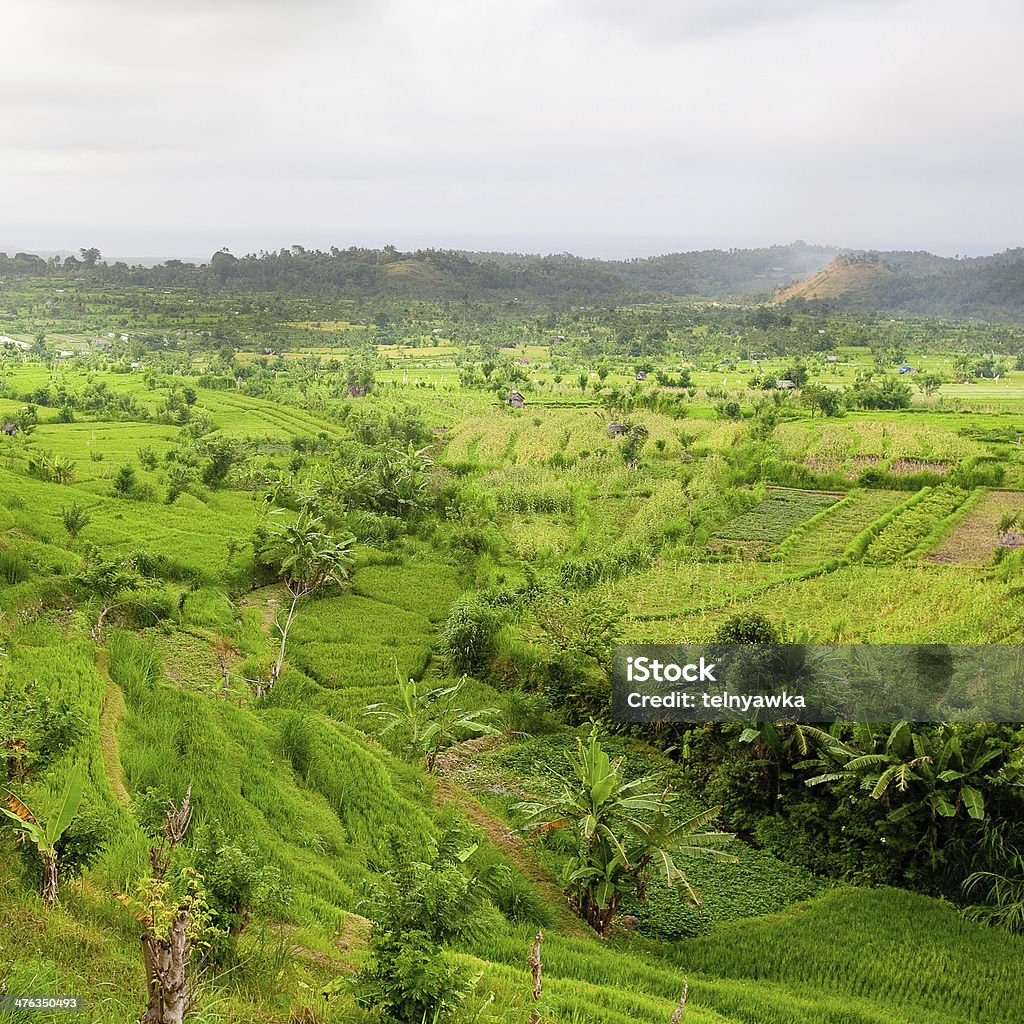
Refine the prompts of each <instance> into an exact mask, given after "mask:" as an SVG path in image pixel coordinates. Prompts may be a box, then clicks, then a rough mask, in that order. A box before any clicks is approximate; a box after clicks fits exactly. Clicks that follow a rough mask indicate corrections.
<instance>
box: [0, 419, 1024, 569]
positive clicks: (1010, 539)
mask: <svg viewBox="0 0 1024 1024" xmlns="http://www.w3.org/2000/svg"><path fill="white" fill-rule="evenodd" d="M6 429H7V428H6V427H4V430H6ZM999 546H1000V547H1001V548H1011V549H1013V550H1016V549H1017V548H1024V530H1004V531H1003V532H1002V533H1000V534H999Z"/></svg>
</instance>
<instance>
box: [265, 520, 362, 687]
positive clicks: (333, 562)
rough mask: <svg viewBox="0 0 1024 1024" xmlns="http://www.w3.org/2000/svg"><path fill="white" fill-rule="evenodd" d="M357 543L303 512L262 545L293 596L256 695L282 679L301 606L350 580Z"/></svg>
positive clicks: (280, 623) (272, 534)
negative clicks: (290, 636)
mask: <svg viewBox="0 0 1024 1024" xmlns="http://www.w3.org/2000/svg"><path fill="white" fill-rule="evenodd" d="M355 540H356V539H355V537H354V536H353V535H352V534H351V533H349V534H346V535H345V536H343V537H341V538H335V537H333V536H332V535H331V534H329V533H327V531H326V530H325V529H324V523H323V520H322V519H321V518H320V517H319V516H317V515H315V514H313V513H312V512H310V511H309V510H308V509H303V510H302V511H301V512H300V513H299V515H298V517H297V518H296V519H295V521H294V522H292V523H282V524H279V525H278V526H277V528H276V529H274V530H273V531H272V533H271V535H270V537H269V538H268V539H267V541H266V543H265V544H264V545H263V551H262V554H263V556H264V557H266V558H268V559H269V560H270V561H271V562H273V563H275V564H276V565H277V567H278V575H279V576H280V579H281V582H282V583H284V585H285V588H286V589H287V591H288V594H289V596H290V597H291V603H290V605H289V607H288V613H287V615H286V616H285V619H284V622H282V621H281V617H280V616H278V617H277V620H276V622H275V625H276V628H277V631H278V633H279V634H280V636H281V646H280V648H279V649H278V654H277V660H276V662H275V663H274V666H273V668H272V669H271V671H270V679H269V680H268V681H267V683H266V684H265V686H261V687H260V689H259V692H258V693H257V696H262V694H263V693H265V692H266V690H269V689H270V688H271V687H273V686H274V684H275V683H276V682H277V680H278V679H279V678H280V676H281V670H282V668H283V667H284V654H285V648H286V646H287V644H288V633H289V632H290V630H291V628H292V624H293V623H294V621H295V615H296V612H297V611H298V608H299V603H300V602H301V601H302V600H303V598H306V597H310V596H311V595H312V594H315V593H316V592H317V591H318V590H321V589H323V588H324V587H326V586H328V585H330V584H332V583H335V584H340V583H343V582H344V581H345V580H347V579H348V576H349V571H350V569H351V567H352V563H353V561H354V560H355V558H354V555H353V553H352V550H351V549H352V545H353V544H354V543H355Z"/></svg>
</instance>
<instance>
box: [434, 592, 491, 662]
mask: <svg viewBox="0 0 1024 1024" xmlns="http://www.w3.org/2000/svg"><path fill="white" fill-rule="evenodd" d="M501 624H502V620H501V616H500V615H499V614H498V612H496V611H495V610H494V609H492V608H489V607H488V606H487V605H486V604H484V603H483V601H481V600H479V599H475V598H468V599H464V600H462V601H459V602H458V603H456V605H455V606H454V607H453V608H452V612H451V614H450V615H449V616H448V620H447V622H445V624H444V629H443V630H442V631H441V636H440V638H439V640H438V652H439V653H440V655H441V658H442V660H443V661H444V663H445V666H446V667H447V669H448V671H449V672H452V673H453V674H456V675H462V674H466V675H473V676H479V675H482V674H483V673H484V672H486V670H487V667H488V665H489V664H490V661H491V658H492V657H493V656H494V652H495V641H496V639H497V636H498V630H500V629H501Z"/></svg>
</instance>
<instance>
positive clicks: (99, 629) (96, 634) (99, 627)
mask: <svg viewBox="0 0 1024 1024" xmlns="http://www.w3.org/2000/svg"><path fill="white" fill-rule="evenodd" d="M113 607H114V606H113V605H111V604H105V605H104V606H103V609H102V610H101V611H100V617H99V618H98V619H97V620H96V625H95V626H93V627H92V638H93V640H95V641H96V642H97V643H99V641H100V638H101V637H102V636H103V622H104V620H105V619H106V617H107V616H108V615H109V614H110V609H111V608H113Z"/></svg>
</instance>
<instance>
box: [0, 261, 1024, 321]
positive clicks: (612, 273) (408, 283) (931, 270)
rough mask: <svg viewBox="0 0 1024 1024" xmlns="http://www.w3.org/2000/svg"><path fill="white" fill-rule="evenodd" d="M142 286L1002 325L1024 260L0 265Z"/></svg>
mask: <svg viewBox="0 0 1024 1024" xmlns="http://www.w3.org/2000/svg"><path fill="white" fill-rule="evenodd" d="M2 276H10V277H11V278H40V279H53V281H54V282H57V281H64V282H69V281H74V282H82V283H85V284H90V285H94V286H103V285H113V286H120V287H124V286H143V287H148V288H152V289H159V290H161V291H163V290H166V289H188V290H191V291H194V292H198V293H199V294H204V295H210V296H213V295H217V294H222V295H223V294H229V293H231V294H249V295H255V294H264V295H266V294H274V293H278V294H290V295H304V296H308V297H310V298H316V297H322V298H324V299H327V298H334V299H360V298H362V299H367V298H379V299H389V298H394V299H422V300H438V299H445V300H458V301H475V302H487V303H495V302H508V301H516V302H519V301H522V302H530V303H540V304H546V305H553V306H561V307H564V306H568V305H573V304H580V303H589V304H593V303H597V304H615V303H631V302H636V301H645V302H650V301H656V300H662V299H671V298H678V299H715V300H729V301H737V302H744V303H755V302H761V301H765V300H769V299H770V300H771V301H772V302H773V303H775V304H784V303H787V302H791V303H796V304H800V303H811V304H814V303H819V304H820V303H822V302H827V303H830V304H832V305H833V306H834V307H836V308H841V309H851V310H882V311H893V312H906V313H912V314H915V315H929V316H981V317H986V318H989V319H993V320H1007V319H1012V318H1013V317H1015V316H1018V315H1020V314H1021V313H1022V312H1024V250H1011V251H1008V252H1006V253H1003V254H1000V255H996V256H985V257H978V258H976V259H964V260H959V259H946V258H943V257H938V256H933V255H931V254H930V253H923V252H916V253H913V252H854V251H851V250H845V251H841V250H839V249H836V248H833V247H827V246H816V245H808V244H806V243H804V242H794V243H791V244H789V245H776V246H770V247H766V248H761V249H729V250H704V251H700V252H681V253H673V254H669V255H665V256H654V257H650V258H647V259H634V260H599V259H584V258H581V257H578V256H573V255H571V254H568V253H563V254H559V255H548V256H539V255H523V254H509V253H492V252H485V253H471V252H456V251H448V250H438V249H426V250H417V251H415V252H399V251H398V250H396V249H394V248H393V247H391V246H387V247H385V248H384V249H359V248H348V249H344V250H343V249H338V248H331V249H330V250H328V251H316V250H307V249H304V248H303V247H302V246H293V247H292V248H291V249H283V250H281V251H279V252H261V253H250V254H248V255H246V256H241V257H236V256H234V255H232V254H231V253H229V252H227V251H221V252H217V253H214V255H213V257H212V258H211V260H210V262H209V263H208V264H202V265H199V266H197V265H194V264H190V263H184V262H182V261H180V260H169V261H167V262H166V263H163V264H160V265H157V266H153V267H145V266H141V265H138V266H128V265H127V264H125V263H111V264H107V263H104V262H99V263H98V264H97V265H95V266H88V265H85V264H83V263H81V262H80V261H78V260H77V259H76V258H74V257H68V258H67V259H65V260H64V261H63V262H61V261H60V260H54V261H50V262H47V261H44V260H42V259H40V258H38V257H34V256H32V255H31V254H26V253H17V254H16V255H15V256H14V257H8V256H6V255H4V254H0V277H2Z"/></svg>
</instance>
